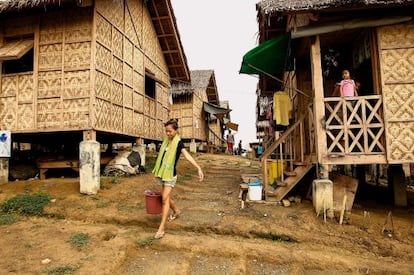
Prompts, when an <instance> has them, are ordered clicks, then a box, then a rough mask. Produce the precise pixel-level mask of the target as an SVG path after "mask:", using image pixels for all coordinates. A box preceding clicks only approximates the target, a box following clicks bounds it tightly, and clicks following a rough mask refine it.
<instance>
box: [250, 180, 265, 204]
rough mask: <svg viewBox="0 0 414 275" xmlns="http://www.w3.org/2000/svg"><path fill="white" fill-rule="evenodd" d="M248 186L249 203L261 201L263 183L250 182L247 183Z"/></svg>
mask: <svg viewBox="0 0 414 275" xmlns="http://www.w3.org/2000/svg"><path fill="white" fill-rule="evenodd" d="M248 186H249V189H248V190H249V192H248V193H249V200H251V201H261V200H262V189H263V183H262V182H260V181H259V182H250V183H248Z"/></svg>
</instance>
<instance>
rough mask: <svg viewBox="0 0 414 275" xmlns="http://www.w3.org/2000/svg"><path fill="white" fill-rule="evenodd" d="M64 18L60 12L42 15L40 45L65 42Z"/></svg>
mask: <svg viewBox="0 0 414 275" xmlns="http://www.w3.org/2000/svg"><path fill="white" fill-rule="evenodd" d="M63 19H64V17H63V16H62V14H61V13H60V12H53V13H50V14H48V16H42V17H41V20H40V37H39V43H40V45H44V44H56V43H62V42H63Z"/></svg>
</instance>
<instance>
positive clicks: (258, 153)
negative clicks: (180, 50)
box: [257, 144, 263, 158]
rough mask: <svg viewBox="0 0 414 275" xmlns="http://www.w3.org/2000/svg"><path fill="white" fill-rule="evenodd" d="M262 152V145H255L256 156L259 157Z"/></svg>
mask: <svg viewBox="0 0 414 275" xmlns="http://www.w3.org/2000/svg"><path fill="white" fill-rule="evenodd" d="M262 154H263V147H262V145H261V144H259V145H257V157H258V158H260V156H261V155H262Z"/></svg>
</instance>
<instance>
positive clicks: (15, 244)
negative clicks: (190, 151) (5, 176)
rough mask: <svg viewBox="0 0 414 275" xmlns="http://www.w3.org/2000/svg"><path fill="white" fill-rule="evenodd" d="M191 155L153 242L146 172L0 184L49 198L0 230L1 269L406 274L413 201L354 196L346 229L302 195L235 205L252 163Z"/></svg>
mask: <svg viewBox="0 0 414 275" xmlns="http://www.w3.org/2000/svg"><path fill="white" fill-rule="evenodd" d="M196 159H197V161H198V162H199V163H200V165H201V166H202V167H203V170H204V171H205V174H206V177H205V181H204V182H203V183H199V182H198V181H197V179H196V171H194V169H193V168H192V167H191V165H190V164H189V163H188V162H187V161H186V160H181V161H180V162H179V165H178V171H179V182H178V183H177V187H176V188H175V190H174V198H175V199H176V201H177V202H178V205H179V206H180V207H181V209H182V215H181V216H180V217H179V218H178V219H177V220H175V221H173V222H169V223H168V224H167V231H166V235H165V237H164V238H163V239H161V240H154V239H153V238H152V236H153V235H154V233H155V231H156V229H157V226H158V224H159V221H160V216H159V215H149V214H147V213H146V210H145V197H144V191H145V190H147V189H156V188H157V186H156V185H155V183H154V180H153V177H152V175H151V174H143V175H139V176H135V177H129V178H116V177H106V178H102V190H100V191H99V193H98V194H97V195H93V196H86V195H81V194H80V193H79V181H78V179H77V178H50V179H46V180H43V181H40V180H33V181H18V182H11V183H8V184H5V185H1V186H0V202H3V201H4V200H5V199H7V198H10V197H13V196H15V195H16V194H23V193H34V192H37V191H40V190H41V191H44V192H47V193H48V194H49V195H50V196H51V197H52V198H53V199H55V200H54V202H51V203H50V204H49V205H48V206H47V208H46V211H45V212H46V214H47V215H46V216H44V217H19V219H18V221H17V222H15V223H12V224H9V225H1V226H0V235H1V237H0V247H1V257H0V270H1V272H0V273H2V274H7V273H14V274H333V273H337V274H414V253H413V251H414V243H413V240H414V205H413V202H412V201H410V206H409V207H407V208H393V207H392V206H390V205H386V204H384V203H380V202H375V201H372V200H371V201H358V200H357V201H356V202H355V204H354V208H353V210H352V214H351V216H350V220H349V223H348V224H345V225H339V224H338V222H337V221H336V220H335V219H333V220H329V219H328V221H327V222H326V223H324V221H323V219H322V217H316V215H315V213H314V210H313V207H312V203H311V202H310V201H309V200H306V198H303V200H302V202H301V203H293V204H292V205H291V206H290V207H282V206H280V205H275V204H272V205H269V204H259V203H250V204H249V205H247V207H246V208H245V209H240V202H239V201H238V192H239V189H238V188H239V183H240V182H241V180H240V174H242V173H259V172H260V171H259V163H258V162H255V161H251V160H248V159H245V158H241V157H236V156H224V155H210V154H201V155H198V156H196ZM305 186H306V185H305ZM294 192H296V193H297V194H300V195H302V196H304V194H302V193H301V191H300V189H298V190H294ZM364 211H369V213H370V219H369V220H367V219H365V220H364V218H363V213H364ZM389 211H392V217H393V226H394V228H393V229H394V231H393V232H390V230H391V229H392V228H391V225H390V223H387V225H386V226H385V228H386V229H387V230H386V231H387V233H386V234H384V233H383V232H382V231H383V230H382V229H383V228H384V223H385V221H386V217H387V214H388V213H389ZM78 233H85V234H88V235H89V236H90V241H89V243H88V244H87V245H86V246H85V247H82V248H75V247H73V246H72V245H71V244H70V242H69V239H70V238H71V236H73V235H74V234H78ZM45 259H50V263H47V264H45V263H42V261H43V260H45ZM65 272H66V273H65Z"/></svg>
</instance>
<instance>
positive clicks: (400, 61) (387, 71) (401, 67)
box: [381, 44, 414, 84]
mask: <svg viewBox="0 0 414 275" xmlns="http://www.w3.org/2000/svg"><path fill="white" fill-rule="evenodd" d="M413 45H414V44H413ZM381 59H382V60H381V62H382V64H383V66H384V69H383V70H382V72H383V77H384V82H385V84H390V83H401V82H406V81H407V80H408V79H411V80H412V79H414V70H413V68H414V47H413V48H407V49H394V50H383V51H382V54H381Z"/></svg>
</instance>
